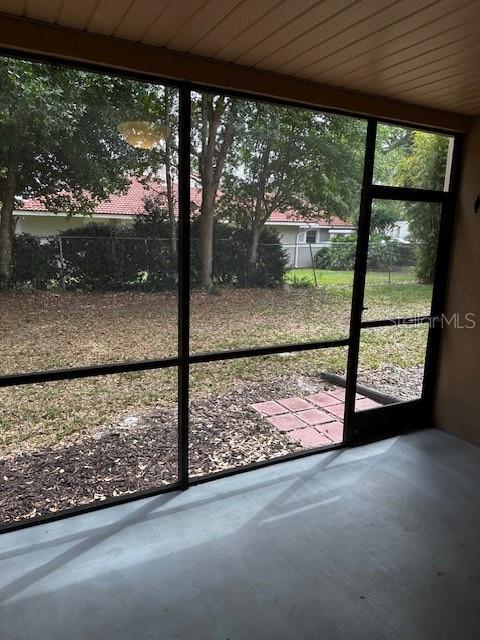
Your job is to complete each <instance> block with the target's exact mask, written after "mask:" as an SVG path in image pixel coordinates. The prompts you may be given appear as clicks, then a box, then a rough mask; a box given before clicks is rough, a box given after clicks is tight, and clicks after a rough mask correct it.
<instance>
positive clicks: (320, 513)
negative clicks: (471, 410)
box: [0, 430, 480, 640]
mask: <svg viewBox="0 0 480 640" xmlns="http://www.w3.org/2000/svg"><path fill="white" fill-rule="evenodd" d="M479 507H480V449H478V448H475V447H474V446H472V445H469V444H467V443H465V442H462V441H460V440H457V439H455V438H454V437H452V436H450V435H447V434H445V433H442V432H440V431H434V430H430V431H424V432H420V433H417V434H410V435H407V436H402V437H399V438H394V439H391V440H386V441H383V442H380V443H376V444H373V445H369V446H365V447H362V448H357V449H352V450H341V451H334V452H329V453H324V454H320V455H318V456H314V457H310V458H305V459H303V460H299V461H294V462H289V463H284V464H281V465H277V466H273V467H269V468H266V469H262V470H259V471H254V472H250V473H247V474H242V475H240V476H236V477H232V478H226V479H224V480H218V481H215V482H211V483H208V484H205V485H202V486H199V487H196V488H193V489H191V490H189V491H188V492H187V493H183V494H176V493H175V494H167V495H164V496H160V497H157V498H153V499H148V500H142V501H137V502H134V503H130V504H128V505H122V506H118V507H113V508H110V509H106V510H103V511H99V512H96V513H90V514H86V515H84V516H77V517H75V518H70V519H67V520H63V521H59V522H56V523H53V524H48V525H42V526H39V527H33V528H31V529H27V530H24V531H19V532H12V533H10V534H6V535H3V536H0V602H1V610H0V638H1V640H23V639H28V640H31V639H35V640H53V639H54V640H77V639H78V640H79V639H82V640H83V639H87V638H88V640H96V639H102V640H108V639H110V638H116V639H122V640H123V639H125V640H127V639H128V640H143V639H147V638H149V639H152V638H155V639H156V640H163V639H165V640H175V639H182V640H183V639H188V640H190V639H192V640H193V639H194V640H227V639H228V640H243V639H245V640H247V639H248V640H264V639H265V640H267V639H268V640H304V639H305V640H308V639H310V638H311V639H315V640H319V639H325V640H336V639H339V638H345V639H348V640H363V639H365V640H378V639H381V638H388V639H393V638H398V639H399V640H400V639H401V640H405V639H408V640H422V639H427V638H428V639H430V638H432V639H435V640H442V639H447V638H448V639H450V640H470V639H471V640H478V638H480V553H479V532H480V509H479Z"/></svg>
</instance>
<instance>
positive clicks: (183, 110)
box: [177, 86, 192, 489]
mask: <svg viewBox="0 0 480 640" xmlns="http://www.w3.org/2000/svg"><path fill="white" fill-rule="evenodd" d="M191 110H192V101H191V92H190V89H189V88H188V87H187V86H182V87H180V92H179V122H178V357H179V364H178V398H177V400H178V480H179V483H180V487H181V488H182V489H187V488H188V420H189V386H190V363H189V356H190V138H191Z"/></svg>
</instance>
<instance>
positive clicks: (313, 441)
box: [288, 427, 332, 447]
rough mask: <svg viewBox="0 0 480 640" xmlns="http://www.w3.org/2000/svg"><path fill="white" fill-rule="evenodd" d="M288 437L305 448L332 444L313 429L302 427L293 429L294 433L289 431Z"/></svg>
mask: <svg viewBox="0 0 480 640" xmlns="http://www.w3.org/2000/svg"><path fill="white" fill-rule="evenodd" d="M288 435H289V437H290V438H292V440H296V441H297V442H300V443H301V444H303V446H305V447H322V446H325V445H327V444H332V441H331V440H330V439H329V438H327V436H324V435H323V434H322V433H319V432H318V431H317V430H316V429H314V428H313V427H304V428H303V429H295V431H289V432H288Z"/></svg>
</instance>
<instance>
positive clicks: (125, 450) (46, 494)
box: [0, 377, 329, 522]
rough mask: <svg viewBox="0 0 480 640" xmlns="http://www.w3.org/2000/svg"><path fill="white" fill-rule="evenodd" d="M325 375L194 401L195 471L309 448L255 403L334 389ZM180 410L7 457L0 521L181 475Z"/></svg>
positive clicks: (1, 469) (1, 470)
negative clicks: (265, 415)
mask: <svg viewBox="0 0 480 640" xmlns="http://www.w3.org/2000/svg"><path fill="white" fill-rule="evenodd" d="M328 388H329V385H327V384H325V383H324V382H322V381H321V380H320V379H317V378H300V377H295V378H282V379H278V380H276V381H274V382H269V383H268V384H264V385H261V384H260V385H259V384H244V385H241V386H239V387H238V388H236V389H234V390H233V391H232V392H230V393H228V394H227V395H224V396H220V397H217V396H212V397H208V398H205V399H198V400H194V401H193V402H192V403H191V419H190V473H191V475H192V476H200V475H205V474H208V473H213V472H215V471H220V470H223V469H228V468H231V467H237V466H241V465H245V464H248V463H250V462H257V461H261V460H266V459H270V458H274V457H277V456H282V455H286V454H288V453H291V452H295V451H301V450H302V448H303V447H302V445H300V444H299V443H296V442H294V441H293V440H291V439H290V438H289V437H288V435H286V434H285V433H282V432H280V431H278V430H277V429H274V428H273V427H272V426H271V425H270V424H269V423H268V422H267V421H266V420H265V419H264V418H262V416H260V415H259V414H258V413H257V412H256V411H254V410H253V409H251V408H250V407H249V405H250V404H253V403H255V402H262V401H264V400H275V399H279V398H283V397H289V396H293V395H296V394H298V395H301V394H303V395H305V394H307V393H315V392H317V391H320V390H326V389H328ZM176 420H177V413H176V409H157V410H154V411H150V412H149V413H145V414H142V415H140V414H136V415H130V416H126V417H124V418H123V419H122V420H121V421H120V422H118V423H117V424H114V425H109V426H108V427H105V428H104V429H102V430H101V431H99V432H97V433H96V434H94V435H88V436H83V437H81V438H78V439H76V440H73V441H69V442H64V443H60V444H56V445H53V446H49V447H45V448H42V449H38V450H35V451H31V452H26V453H20V454H17V455H11V456H8V457H6V458H3V459H0V521H2V522H8V521H14V520H21V519H24V518H31V517H35V516H40V515H45V514H51V513H55V512H57V511H61V510H63V509H67V508H69V507H73V506H77V505H81V504H87V503H91V502H95V501H102V500H106V499H107V498H110V497H112V496H119V495H124V494H128V493H132V492H136V491H139V490H142V489H148V488H151V487H155V486H160V485H168V484H171V483H172V482H174V481H175V480H176V479H177V423H176Z"/></svg>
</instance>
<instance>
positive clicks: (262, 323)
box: [0, 285, 429, 454]
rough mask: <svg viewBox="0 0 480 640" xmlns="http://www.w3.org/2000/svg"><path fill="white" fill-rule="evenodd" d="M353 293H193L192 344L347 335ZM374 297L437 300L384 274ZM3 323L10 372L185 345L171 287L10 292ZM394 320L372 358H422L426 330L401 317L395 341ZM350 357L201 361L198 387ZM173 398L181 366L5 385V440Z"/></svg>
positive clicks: (216, 388) (92, 425) (370, 350)
mask: <svg viewBox="0 0 480 640" xmlns="http://www.w3.org/2000/svg"><path fill="white" fill-rule="evenodd" d="M350 297H351V287H350V286H349V285H335V286H331V287H323V288H319V289H313V288H307V289H301V288H285V289H277V290H228V291H223V292H221V295H218V296H215V295H213V296H212V295H207V294H201V293H195V294H194V295H193V298H192V319H191V332H192V350H193V351H209V350H218V349H231V348H235V347H249V346H255V345H267V344H279V343H284V342H295V341H304V340H305V341H307V340H319V339H331V338H340V337H346V336H347V334H348V323H349V313H350ZM371 298H372V302H373V304H370V313H371V314H372V313H375V314H376V313H378V316H377V317H389V316H393V315H394V316H397V315H413V313H415V312H416V311H418V312H420V313H421V312H424V310H425V308H428V298H429V290H428V288H424V289H422V287H421V286H419V285H404V286H400V285H397V286H392V287H386V286H383V285H382V286H379V287H378V290H377V291H376V293H375V297H374V296H373V295H371ZM412 305H413V306H414V307H415V308H413V309H412ZM380 314H382V315H380ZM0 326H1V327H2V337H1V342H0V356H1V358H0V361H1V370H2V373H11V372H20V371H29V370H36V369H49V368H55V367H64V366H78V365H89V364H95V363H99V362H112V361H119V360H125V359H143V358H153V357H162V356H172V355H175V353H176V347H177V338H176V332H177V329H176V298H175V296H174V295H172V294H140V293H134V294H133V293H132V294H130V293H119V294H113V293H109V294H76V293H65V294H55V293H45V292H42V293H39V292H35V293H10V294H2V295H1V296H0ZM391 331H392V330H391V329H389V330H387V331H376V332H373V331H372V332H368V335H367V333H366V334H365V340H364V343H363V350H362V358H363V361H362V365H363V366H366V367H369V366H371V367H376V366H380V365H381V363H382V361H383V362H384V361H385V357H384V355H383V354H384V353H385V350H387V349H388V350H389V354H388V362H390V361H392V360H393V362H392V364H396V365H398V366H418V365H420V364H422V362H423V349H424V332H423V331H421V330H420V329H418V328H413V329H410V328H407V329H403V328H400V329H395V340H394V343H393V344H391V337H389V335H390V336H391V333H390V334H389V333H388V332H391ZM345 364H346V350H345V349H343V348H337V349H331V350H328V351H318V352H307V353H303V354H295V355H289V356H270V357H266V358H263V357H262V358H251V359H242V360H237V361H230V362H224V363H215V364H213V363H212V364H208V365H207V364H204V365H196V366H193V367H192V372H191V375H192V396H194V397H199V396H204V395H207V394H221V393H226V392H228V391H229V390H231V389H232V388H235V385H236V384H238V383H239V381H253V382H255V381H259V382H260V381H263V382H265V380H274V379H277V378H280V377H282V376H288V375H292V373H295V374H299V375H300V374H306V375H308V374H311V373H312V372H318V371H320V370H321V369H326V368H328V369H329V370H330V371H337V372H342V371H344V368H345ZM175 400H176V371H175V370H173V369H169V370H162V371H150V372H142V373H135V374H122V375H112V376H105V377H99V378H89V379H84V380H75V381H62V382H54V383H47V384H42V385H31V386H23V387H12V388H6V389H1V390H0V403H1V409H0V450H1V452H2V453H3V454H5V453H11V452H14V451H17V450H21V449H27V448H34V447H37V446H39V445H43V444H49V443H53V442H58V441H60V440H63V439H64V438H66V437H69V436H70V435H71V434H78V433H82V432H84V431H92V430H96V429H98V428H100V427H103V426H108V425H109V424H112V423H114V422H116V421H118V420H119V419H120V418H121V417H122V416H125V415H128V414H129V413H132V412H142V411H147V410H148V409H149V408H150V409H151V408H152V407H154V406H158V405H159V406H171V405H173V404H174V403H175Z"/></svg>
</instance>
